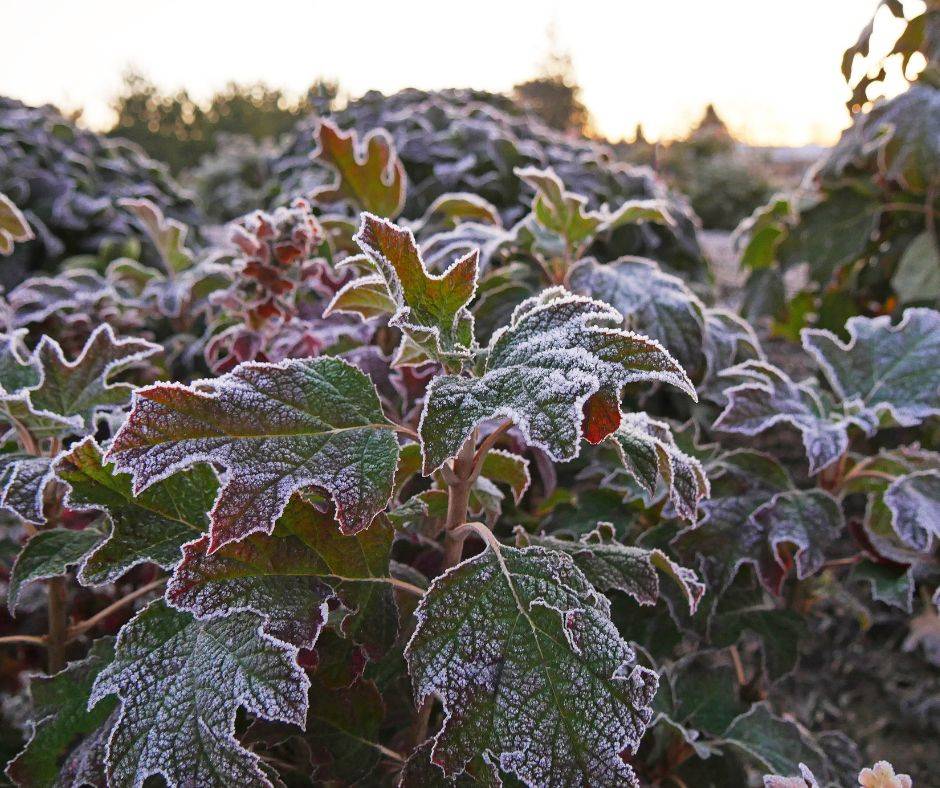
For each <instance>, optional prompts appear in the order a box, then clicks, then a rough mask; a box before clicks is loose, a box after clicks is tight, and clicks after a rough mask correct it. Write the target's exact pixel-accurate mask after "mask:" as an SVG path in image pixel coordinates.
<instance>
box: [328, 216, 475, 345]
mask: <svg viewBox="0 0 940 788" xmlns="http://www.w3.org/2000/svg"><path fill="white" fill-rule="evenodd" d="M355 240H356V243H357V244H359V246H360V248H361V249H362V251H363V252H364V253H365V259H367V260H368V261H370V264H371V265H372V266H373V267H374V268H375V269H376V271H377V272H378V274H379V276H381V278H382V279H383V280H384V282H385V286H386V288H387V290H388V295H389V297H390V298H391V300H392V301H393V302H394V304H395V309H396V311H395V313H394V315H393V316H392V318H391V319H390V320H389V325H392V326H395V327H397V328H400V329H401V330H402V331H403V332H404V333H405V334H406V336H407V337H408V338H410V339H411V340H412V341H413V342H414V343H415V344H417V345H418V346H419V347H420V348H421V349H422V350H423V351H424V352H425V353H427V354H428V355H429V356H430V357H431V358H433V359H440V360H443V361H445V362H449V361H450V360H452V359H457V360H459V359H462V358H469V354H470V351H471V348H472V346H473V317H472V316H471V314H470V312H469V311H468V310H467V306H468V304H469V303H470V300H471V299H472V298H473V295H474V293H475V292H476V286H477V263H478V259H479V255H478V254H477V252H475V251H473V252H469V253H468V254H466V255H464V256H463V257H461V258H460V259H459V260H457V261H456V262H455V263H454V264H453V265H451V266H450V267H449V268H448V269H447V270H446V271H444V273H442V274H440V275H437V274H431V273H429V272H428V270H427V268H426V266H425V264H424V260H422V259H421V253H420V252H419V251H418V246H417V244H416V243H415V239H414V236H413V235H412V233H411V230H407V229H402V228H400V227H396V226H395V225H394V224H392V223H391V222H388V221H385V220H384V219H380V218H379V217H377V216H374V215H372V214H369V213H364V214H363V215H362V224H361V225H360V226H359V232H358V233H357V234H356V236H355ZM359 259H362V258H353V260H359ZM366 285H368V286H369V287H374V286H375V285H376V281H375V278H374V277H366V278H365V280H363V279H357V280H354V281H353V282H351V283H350V284H349V285H347V286H346V287H345V288H343V289H342V290H340V291H339V293H337V294H336V298H335V299H334V301H333V303H332V304H330V309H336V306H335V304H336V303H337V301H340V302H342V300H344V299H345V300H348V298H349V297H351V296H350V295H349V293H348V291H349V289H352V288H356V289H360V288H362V287H364V286H366Z"/></svg>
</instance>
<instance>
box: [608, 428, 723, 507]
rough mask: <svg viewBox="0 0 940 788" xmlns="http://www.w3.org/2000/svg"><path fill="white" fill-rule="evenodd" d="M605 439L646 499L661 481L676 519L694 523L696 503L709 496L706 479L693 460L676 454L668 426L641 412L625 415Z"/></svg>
mask: <svg viewBox="0 0 940 788" xmlns="http://www.w3.org/2000/svg"><path fill="white" fill-rule="evenodd" d="M609 440H610V441H611V442H612V443H613V444H614V446H615V447H616V448H617V452H618V454H619V455H620V461H621V462H622V463H623V467H624V468H625V469H626V471H627V473H629V474H630V476H631V477H633V478H634V479H635V480H636V481H637V482H638V483H639V484H640V485H641V486H642V487H643V489H644V490H646V492H647V493H649V495H650V496H652V495H654V494H655V492H656V485H657V482H658V481H659V479H662V480H663V483H664V484H665V487H666V490H667V492H668V495H669V500H670V501H671V502H672V504H673V506H675V509H676V513H677V514H678V515H679V517H681V518H682V519H684V520H690V521H693V522H694V521H695V519H696V518H697V516H698V504H699V501H701V500H702V499H703V498H707V497H708V494H709V484H708V477H707V476H706V475H705V470H704V469H703V468H702V464H701V463H700V462H699V461H698V460H697V459H695V458H694V457H690V456H689V455H688V454H685V453H684V452H682V451H679V449H678V447H677V446H676V443H675V440H674V439H673V437H672V432H671V431H670V429H669V425H668V424H666V423H665V422H663V421H656V420H655V419H651V418H650V417H649V416H647V415H646V414H645V413H627V414H624V416H623V418H622V420H621V422H620V427H619V428H618V429H617V431H616V432H614V433H613V434H612V435H611V436H610V438H609Z"/></svg>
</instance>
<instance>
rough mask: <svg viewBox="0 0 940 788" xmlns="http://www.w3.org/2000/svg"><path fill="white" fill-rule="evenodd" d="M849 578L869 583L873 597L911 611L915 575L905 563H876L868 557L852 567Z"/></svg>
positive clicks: (908, 611)
mask: <svg viewBox="0 0 940 788" xmlns="http://www.w3.org/2000/svg"><path fill="white" fill-rule="evenodd" d="M849 580H860V581H863V582H865V583H867V584H868V587H869V590H870V591H871V597H872V599H875V600H877V601H879V602H884V603H885V604H887V605H893V606H894V607H897V608H900V609H901V610H903V611H905V612H907V613H910V612H911V610H912V609H913V602H914V576H913V573H912V571H911V567H910V566H907V565H905V564H895V563H876V562H875V561H872V560H870V559H868V558H866V559H863V560H862V561H860V562H859V563H857V564H855V566H853V567H852V571H851V573H850V574H849Z"/></svg>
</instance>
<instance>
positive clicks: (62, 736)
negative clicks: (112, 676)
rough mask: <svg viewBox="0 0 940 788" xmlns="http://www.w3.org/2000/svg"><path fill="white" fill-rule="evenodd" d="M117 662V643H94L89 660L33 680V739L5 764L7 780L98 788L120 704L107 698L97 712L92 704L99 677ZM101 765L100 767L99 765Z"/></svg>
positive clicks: (25, 787)
mask: <svg viewBox="0 0 940 788" xmlns="http://www.w3.org/2000/svg"><path fill="white" fill-rule="evenodd" d="M113 657H114V638H101V639H99V640H96V641H95V642H94V643H93V644H92V646H91V650H90V651H89V652H88V656H86V657H85V658H84V659H82V660H79V661H78V662H70V663H69V665H68V667H66V668H65V670H62V671H60V672H59V673H56V674H55V675H53V676H33V677H32V678H31V679H30V683H29V694H30V696H31V698H32V712H33V713H32V718H33V733H32V735H31V736H30V739H29V742H28V743H27V745H26V747H25V748H24V749H23V751H22V752H21V753H20V754H19V755H17V756H16V757H15V758H14V759H13V760H12V761H10V763H9V764H7V768H6V774H7V776H8V777H9V778H10V779H11V780H12V781H13V782H14V783H15V784H16V785H18V786H20V788H34V787H35V788H40V786H51V785H56V786H59V785H61V786H72V785H76V786H77V785H84V784H85V783H86V781H87V782H89V784H92V785H99V784H101V783H102V782H103V778H104V775H103V774H101V773H97V774H95V773H94V772H97V771H98V769H99V768H100V762H97V761H99V759H100V757H101V754H102V751H103V748H104V743H105V741H106V738H107V734H108V733H109V732H110V726H109V724H108V722H109V718H110V717H111V714H112V712H113V711H114V709H115V707H116V706H117V700H116V699H114V698H108V699H107V700H105V701H103V702H101V703H98V704H97V705H96V706H94V708H91V709H89V708H88V699H89V696H90V695H91V690H92V686H93V685H94V683H95V680H96V679H97V677H98V674H99V673H101V671H102V670H104V668H105V667H106V666H107V665H108V664H109V663H110V662H111V660H112V659H113ZM96 762H97V763H96Z"/></svg>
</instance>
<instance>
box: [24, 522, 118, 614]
mask: <svg viewBox="0 0 940 788" xmlns="http://www.w3.org/2000/svg"><path fill="white" fill-rule="evenodd" d="M101 538H102V537H101V533H100V532H99V531H97V530H95V529H93V528H85V529H84V530H81V531H73V530H70V529H68V528H51V529H49V530H47V531H39V532H38V533H37V534H35V535H33V537H32V538H31V539H30V540H29V541H28V542H27V543H26V546H25V547H24V548H23V550H22V551H21V552H20V554H19V555H18V556H17V558H16V563H14V564H13V570H12V571H11V572H10V586H9V588H8V589H7V607H9V608H10V612H11V613H12V612H15V610H16V605H17V602H18V601H19V598H20V592H21V591H22V589H23V586H24V585H26V584H27V583H32V582H34V581H36V580H46V579H48V578H50V577H59V576H60V575H64V574H65V572H66V570H67V569H68V568H69V566H71V565H72V564H77V563H78V562H79V561H80V560H81V559H82V557H83V556H85V555H86V554H87V553H88V551H89V550H91V549H92V548H94V547H95V545H97V544H98V543H99V542H100V541H101Z"/></svg>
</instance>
